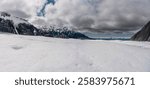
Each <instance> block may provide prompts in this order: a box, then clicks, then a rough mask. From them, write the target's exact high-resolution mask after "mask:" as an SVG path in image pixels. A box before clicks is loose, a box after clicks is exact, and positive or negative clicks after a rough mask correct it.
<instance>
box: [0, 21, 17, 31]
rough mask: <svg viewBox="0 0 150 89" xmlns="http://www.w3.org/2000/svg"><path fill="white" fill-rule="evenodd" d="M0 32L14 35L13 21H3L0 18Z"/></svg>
mask: <svg viewBox="0 0 150 89" xmlns="http://www.w3.org/2000/svg"><path fill="white" fill-rule="evenodd" d="M0 31H1V32H9V33H15V31H14V25H13V21H11V20H4V19H2V18H0Z"/></svg>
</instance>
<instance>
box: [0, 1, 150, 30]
mask: <svg viewBox="0 0 150 89" xmlns="http://www.w3.org/2000/svg"><path fill="white" fill-rule="evenodd" d="M149 3H150V0H55V1H54V0H1V3H0V11H7V12H9V13H11V14H13V15H15V16H19V17H23V18H26V19H28V20H29V21H30V22H31V23H33V24H35V25H57V26H66V25H67V26H72V27H74V28H77V29H80V30H88V31H96V32H101V31H116V30H118V31H132V30H137V29H139V28H141V27H142V26H143V25H144V24H146V23H147V22H148V21H149V20H150V5H149Z"/></svg>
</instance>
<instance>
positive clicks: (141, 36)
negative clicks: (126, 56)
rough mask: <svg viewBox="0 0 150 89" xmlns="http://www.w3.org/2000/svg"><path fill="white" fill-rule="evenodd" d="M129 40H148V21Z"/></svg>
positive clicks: (149, 36)
mask: <svg viewBox="0 0 150 89" xmlns="http://www.w3.org/2000/svg"><path fill="white" fill-rule="evenodd" d="M131 40H135V41H150V22H148V23H147V24H146V25H145V26H144V27H143V28H142V29H141V30H140V31H139V32H138V33H136V34H135V35H134V36H133V37H132V38H131Z"/></svg>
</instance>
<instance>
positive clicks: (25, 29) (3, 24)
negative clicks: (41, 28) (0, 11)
mask: <svg viewBox="0 0 150 89" xmlns="http://www.w3.org/2000/svg"><path fill="white" fill-rule="evenodd" d="M0 31H1V32H8V33H15V34H21V35H34V31H37V32H38V29H37V28H36V27H34V26H33V25H31V24H26V23H20V24H18V26H16V27H15V26H14V22H13V21H12V20H5V19H3V18H0ZM16 31H17V32H16Z"/></svg>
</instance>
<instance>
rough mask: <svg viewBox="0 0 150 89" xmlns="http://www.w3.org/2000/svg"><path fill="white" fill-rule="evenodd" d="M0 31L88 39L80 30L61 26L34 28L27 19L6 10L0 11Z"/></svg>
mask: <svg viewBox="0 0 150 89" xmlns="http://www.w3.org/2000/svg"><path fill="white" fill-rule="evenodd" d="M58 30H59V31H58ZM0 31H1V32H9V33H15V34H21V35H36V36H37V35H40V36H46V37H57V38H74V39H90V38H89V37H87V36H85V35H84V34H82V33H80V32H75V31H70V30H63V29H62V28H59V29H55V30H49V28H48V29H47V30H43V29H42V28H36V27H35V26H34V25H32V24H30V23H29V22H28V21H27V20H24V19H22V18H19V17H15V16H12V15H10V14H8V13H6V12H0Z"/></svg>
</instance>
